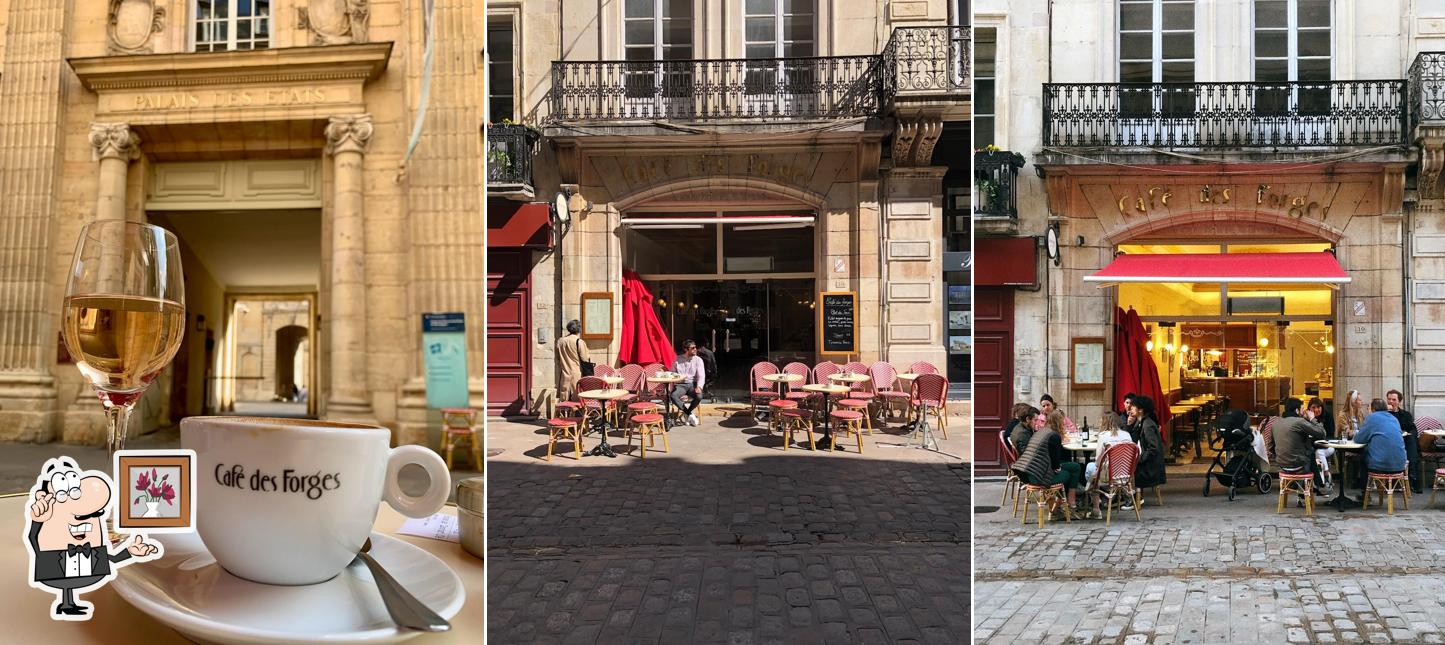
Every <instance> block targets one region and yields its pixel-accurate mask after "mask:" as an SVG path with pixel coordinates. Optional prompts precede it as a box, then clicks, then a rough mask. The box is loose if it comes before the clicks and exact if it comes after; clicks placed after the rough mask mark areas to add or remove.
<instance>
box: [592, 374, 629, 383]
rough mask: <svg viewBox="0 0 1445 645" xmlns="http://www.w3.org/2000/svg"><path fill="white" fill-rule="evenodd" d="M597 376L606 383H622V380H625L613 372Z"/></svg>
mask: <svg viewBox="0 0 1445 645" xmlns="http://www.w3.org/2000/svg"><path fill="white" fill-rule="evenodd" d="M597 378H599V379H601V380H602V382H603V383H606V384H608V385H622V382H623V381H625V380H627V379H625V378H622V377H621V376H617V375H615V374H614V375H610V376H599V377H597Z"/></svg>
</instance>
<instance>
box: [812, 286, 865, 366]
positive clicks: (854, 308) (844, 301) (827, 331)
mask: <svg viewBox="0 0 1445 645" xmlns="http://www.w3.org/2000/svg"><path fill="white" fill-rule="evenodd" d="M818 295H819V297H818V336H819V338H821V339H822V343H823V348H822V351H821V352H820V353H822V354H853V353H856V352H857V351H858V297H857V295H856V294H854V293H853V292H852V291H824V292H822V293H821V294H818Z"/></svg>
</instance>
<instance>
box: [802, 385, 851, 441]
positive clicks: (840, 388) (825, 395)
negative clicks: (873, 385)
mask: <svg viewBox="0 0 1445 645" xmlns="http://www.w3.org/2000/svg"><path fill="white" fill-rule="evenodd" d="M801 389H802V390H803V391H805V392H812V393H814V394H817V395H819V396H821V397H822V399H823V425H822V428H823V438H822V439H819V440H818V441H817V443H815V444H814V445H813V447H814V448H815V449H816V448H822V449H824V450H827V449H829V448H835V447H836V446H834V445H833V427H832V424H831V423H829V419H828V414H829V413H830V412H832V411H833V395H834V394H847V393H849V392H851V391H852V389H851V388H849V387H847V386H845V385H823V384H821V383H809V384H807V385H804V386H803V387H802V388H801ZM838 449H839V450H842V448H838Z"/></svg>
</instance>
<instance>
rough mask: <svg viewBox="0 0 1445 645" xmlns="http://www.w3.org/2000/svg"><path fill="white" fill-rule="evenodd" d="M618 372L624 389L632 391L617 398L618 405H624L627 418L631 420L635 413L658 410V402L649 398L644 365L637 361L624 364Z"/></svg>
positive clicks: (648, 412)
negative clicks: (643, 369)
mask: <svg viewBox="0 0 1445 645" xmlns="http://www.w3.org/2000/svg"><path fill="white" fill-rule="evenodd" d="M617 373H618V374H620V375H622V389H624V390H627V391H628V392H630V394H628V395H627V396H624V397H622V398H620V399H618V400H617V405H619V406H622V410H623V411H624V414H625V419H624V421H626V420H630V419H631V418H632V415H634V414H650V413H654V412H657V404H656V403H653V402H652V401H649V400H647V399H648V398H649V397H648V393H647V379H645V378H643V376H642V366H641V365H637V364H636V363H628V364H626V365H623V366H622V368H621V369H619V370H617Z"/></svg>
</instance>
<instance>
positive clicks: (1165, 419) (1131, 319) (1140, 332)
mask: <svg viewBox="0 0 1445 645" xmlns="http://www.w3.org/2000/svg"><path fill="white" fill-rule="evenodd" d="M1124 324H1125V327H1127V328H1128V329H1129V335H1130V337H1131V338H1132V339H1133V346H1134V351H1135V352H1136V353H1137V356H1138V358H1137V359H1136V360H1135V361H1134V364H1135V365H1136V369H1137V370H1138V372H1137V373H1136V375H1135V377H1134V378H1135V384H1136V387H1138V388H1139V389H1138V390H1135V391H1136V392H1138V393H1140V394H1143V395H1144V396H1147V397H1149V398H1150V399H1153V400H1154V412H1155V414H1157V415H1158V416H1159V434H1160V435H1161V436H1162V437H1163V438H1164V441H1165V443H1166V444H1167V443H1168V441H1169V436H1168V430H1167V428H1168V423H1169V417H1170V414H1169V403H1168V401H1166V400H1165V398H1164V386H1163V384H1162V383H1160V382H1159V368H1158V367H1157V366H1156V365H1155V364H1154V360H1153V358H1152V357H1150V355H1149V350H1148V349H1147V346H1146V345H1145V343H1146V342H1148V336H1147V335H1145V333H1144V323H1143V322H1142V321H1140V320H1139V314H1138V313H1137V312H1135V311H1134V310H1133V309H1130V310H1129V311H1128V312H1127V313H1125V314H1124Z"/></svg>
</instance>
